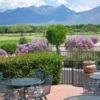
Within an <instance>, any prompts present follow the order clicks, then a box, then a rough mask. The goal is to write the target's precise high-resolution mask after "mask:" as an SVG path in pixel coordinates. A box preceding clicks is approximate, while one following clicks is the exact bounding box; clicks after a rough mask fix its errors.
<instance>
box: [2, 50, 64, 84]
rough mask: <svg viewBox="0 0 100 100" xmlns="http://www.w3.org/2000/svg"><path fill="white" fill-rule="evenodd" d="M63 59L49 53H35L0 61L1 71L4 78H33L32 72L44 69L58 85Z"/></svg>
mask: <svg viewBox="0 0 100 100" xmlns="http://www.w3.org/2000/svg"><path fill="white" fill-rule="evenodd" d="M62 61H63V59H62V57H61V56H59V55H57V54H51V53H49V52H43V53H41V52H35V53H34V54H22V55H17V56H15V57H10V58H3V59H0V71H2V72H3V75H4V77H8V78H14V77H31V76H32V70H34V69H43V70H45V71H47V72H48V73H49V74H52V75H53V79H54V80H53V84H58V83H59V82H60V78H61V71H62Z"/></svg>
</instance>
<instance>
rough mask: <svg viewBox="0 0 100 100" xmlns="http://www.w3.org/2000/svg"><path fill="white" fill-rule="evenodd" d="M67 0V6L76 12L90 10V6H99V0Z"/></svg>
mask: <svg viewBox="0 0 100 100" xmlns="http://www.w3.org/2000/svg"><path fill="white" fill-rule="evenodd" d="M67 1H68V5H67V7H69V8H70V9H72V10H74V11H76V12H80V11H86V10H90V9H92V8H95V7H97V6H100V0H75V1H72V0H67Z"/></svg>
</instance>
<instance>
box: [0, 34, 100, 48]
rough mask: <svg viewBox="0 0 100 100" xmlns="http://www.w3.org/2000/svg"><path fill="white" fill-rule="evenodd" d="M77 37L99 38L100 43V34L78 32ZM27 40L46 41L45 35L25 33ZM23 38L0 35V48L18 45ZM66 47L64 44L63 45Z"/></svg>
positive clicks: (14, 35) (18, 35)
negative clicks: (5, 45) (7, 44)
mask: <svg viewBox="0 0 100 100" xmlns="http://www.w3.org/2000/svg"><path fill="white" fill-rule="evenodd" d="M75 34H76V35H82V36H85V37H87V38H89V37H92V36H97V37H98V38H99V42H100V34H98V33H89V32H88V33H82V32H81V33H80V32H77V33H75ZM24 35H25V36H24V37H25V38H26V39H27V41H28V42H31V40H32V39H44V40H45V37H43V34H41V33H32V34H30V33H25V34H24ZM69 36H72V35H66V38H68V37H69ZM20 38H21V36H20V34H19V33H13V34H10V33H9V34H3V35H0V46H1V45H2V44H4V43H15V44H18V42H19V39H20ZM62 45H64V44H62Z"/></svg>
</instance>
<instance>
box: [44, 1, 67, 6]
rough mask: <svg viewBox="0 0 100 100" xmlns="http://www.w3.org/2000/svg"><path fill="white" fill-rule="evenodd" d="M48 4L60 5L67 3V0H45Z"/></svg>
mask: <svg viewBox="0 0 100 100" xmlns="http://www.w3.org/2000/svg"><path fill="white" fill-rule="evenodd" d="M43 1H44V2H45V3H46V4H48V5H53V6H59V5H62V4H63V5H67V3H68V2H67V1H66V0H43Z"/></svg>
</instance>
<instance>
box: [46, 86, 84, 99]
mask: <svg viewBox="0 0 100 100" xmlns="http://www.w3.org/2000/svg"><path fill="white" fill-rule="evenodd" d="M82 92H83V88H82V87H76V86H72V85H54V86H52V87H51V93H50V94H49V95H48V96H47V99H48V100H63V99H65V98H67V97H70V96H75V95H81V94H82Z"/></svg>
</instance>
